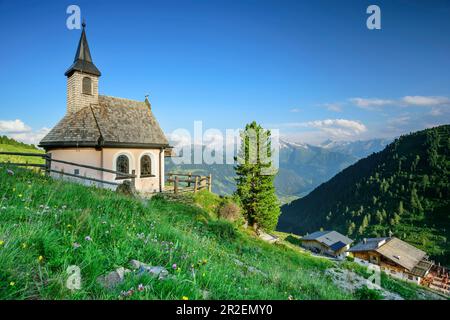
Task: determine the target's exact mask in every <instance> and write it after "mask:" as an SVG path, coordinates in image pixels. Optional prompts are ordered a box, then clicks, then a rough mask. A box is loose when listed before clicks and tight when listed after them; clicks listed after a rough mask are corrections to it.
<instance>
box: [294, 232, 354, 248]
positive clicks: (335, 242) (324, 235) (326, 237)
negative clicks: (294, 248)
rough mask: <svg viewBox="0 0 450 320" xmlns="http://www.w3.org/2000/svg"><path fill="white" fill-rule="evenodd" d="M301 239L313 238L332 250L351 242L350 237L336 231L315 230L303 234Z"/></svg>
mask: <svg viewBox="0 0 450 320" xmlns="http://www.w3.org/2000/svg"><path fill="white" fill-rule="evenodd" d="M301 240H315V241H318V242H320V243H322V244H324V245H326V246H327V247H329V248H330V249H331V250H333V251H337V250H339V249H341V248H343V247H345V246H346V245H348V244H350V243H352V242H353V240H352V239H350V238H347V237H346V236H344V235H342V234H340V233H339V232H336V231H316V232H313V233H311V234H309V235H307V236H304V237H303V238H302V239H301Z"/></svg>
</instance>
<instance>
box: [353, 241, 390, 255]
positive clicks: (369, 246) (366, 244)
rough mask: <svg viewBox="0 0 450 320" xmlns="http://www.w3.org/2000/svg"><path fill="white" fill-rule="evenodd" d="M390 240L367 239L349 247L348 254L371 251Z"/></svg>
mask: <svg viewBox="0 0 450 320" xmlns="http://www.w3.org/2000/svg"><path fill="white" fill-rule="evenodd" d="M389 239H390V238H368V239H364V240H363V241H361V242H360V243H358V244H356V245H354V246H353V247H351V248H350V249H349V250H348V251H349V252H358V251H373V250H376V249H377V248H378V247H380V246H381V245H383V244H384V243H385V242H386V241H388V240H389Z"/></svg>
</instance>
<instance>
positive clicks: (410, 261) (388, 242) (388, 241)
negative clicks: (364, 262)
mask: <svg viewBox="0 0 450 320" xmlns="http://www.w3.org/2000/svg"><path fill="white" fill-rule="evenodd" d="M348 251H349V252H358V251H375V252H378V253H379V254H381V255H382V256H384V257H385V258H387V259H389V260H391V261H393V262H395V263H396V264H398V265H400V266H402V267H404V268H405V269H407V270H409V271H411V270H413V269H414V268H415V267H416V266H418V265H419V264H420V262H421V261H424V262H423V264H424V265H427V262H426V261H425V260H424V259H426V253H425V252H424V251H422V250H420V249H418V248H416V247H414V246H412V245H410V244H409V243H407V242H405V241H402V240H400V239H398V238H395V237H392V238H369V239H366V240H365V241H363V242H360V243H358V244H357V245H355V246H354V247H352V248H350V250H348Z"/></svg>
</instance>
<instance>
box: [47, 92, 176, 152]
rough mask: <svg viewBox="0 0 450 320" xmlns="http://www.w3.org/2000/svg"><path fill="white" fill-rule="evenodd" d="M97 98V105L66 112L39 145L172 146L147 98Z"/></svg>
mask: <svg viewBox="0 0 450 320" xmlns="http://www.w3.org/2000/svg"><path fill="white" fill-rule="evenodd" d="M98 101H99V103H98V105H91V106H90V107H85V108H83V109H81V110H80V111H78V112H75V113H69V114H66V115H65V117H64V118H63V119H62V120H61V121H60V122H59V123H58V124H57V125H56V126H55V127H54V128H53V129H52V130H51V131H50V132H49V133H48V134H47V135H46V136H45V137H44V139H42V141H41V142H40V144H39V146H40V147H43V148H45V149H51V148H55V147H129V148H133V147H135V148H141V147H142V148H152V147H168V146H169V142H168V140H167V138H166V137H165V135H164V133H163V131H162V130H161V127H160V126H159V124H158V122H157V121H156V119H155V117H154V115H153V113H152V111H151V109H150V103H149V102H148V100H146V101H143V102H140V101H135V100H128V99H123V98H115V97H110V96H101V95H99V96H98Z"/></svg>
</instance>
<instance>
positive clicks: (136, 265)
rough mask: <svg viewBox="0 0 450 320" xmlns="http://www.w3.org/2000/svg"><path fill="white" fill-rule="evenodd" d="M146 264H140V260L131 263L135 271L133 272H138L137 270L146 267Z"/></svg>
mask: <svg viewBox="0 0 450 320" xmlns="http://www.w3.org/2000/svg"><path fill="white" fill-rule="evenodd" d="M145 265H146V264H145V263H143V262H140V261H139V260H134V259H133V260H131V261H130V267H131V268H132V269H133V270H137V269H139V268H140V267H141V266H145Z"/></svg>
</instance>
